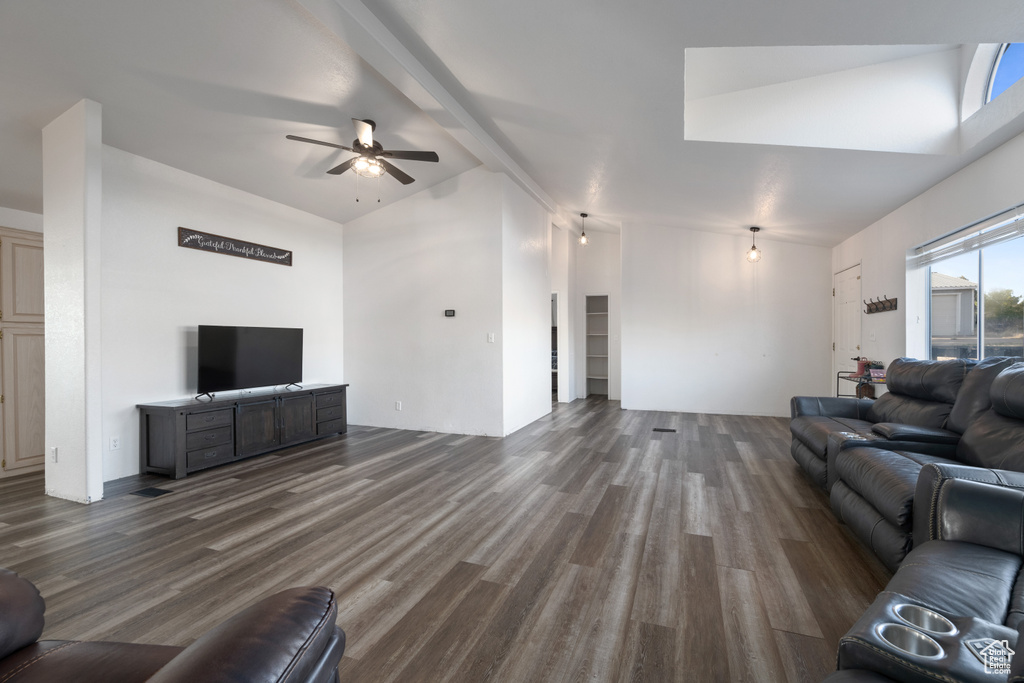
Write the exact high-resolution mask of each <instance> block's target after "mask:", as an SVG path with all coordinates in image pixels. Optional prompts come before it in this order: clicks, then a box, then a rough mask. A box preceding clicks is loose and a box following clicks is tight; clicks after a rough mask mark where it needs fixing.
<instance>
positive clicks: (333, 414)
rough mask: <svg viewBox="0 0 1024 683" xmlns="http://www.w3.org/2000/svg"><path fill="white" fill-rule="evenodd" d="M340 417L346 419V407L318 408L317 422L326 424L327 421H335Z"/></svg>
mask: <svg viewBox="0 0 1024 683" xmlns="http://www.w3.org/2000/svg"><path fill="white" fill-rule="evenodd" d="M339 417H345V406H344V405H340V406H331V407H330V408H318V409H317V411H316V421H317V422H326V421H327V420H334V419H336V418H339Z"/></svg>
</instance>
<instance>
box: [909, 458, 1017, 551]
mask: <svg viewBox="0 0 1024 683" xmlns="http://www.w3.org/2000/svg"><path fill="white" fill-rule="evenodd" d="M1022 515H1024V472H1011V471H1008V470H993V469H986V468H982V467H969V466H967V465H946V464H938V463H930V464H928V465H925V466H924V467H922V468H921V474H920V475H919V476H918V480H917V488H916V490H915V492H914V534H913V538H914V545H915V546H917V545H920V544H921V543H924V542H926V541H932V540H936V539H941V540H945V541H966V542H968V543H976V544H978V545H985V546H988V547H990V548H998V549H1000V550H1006V551H1007V552H1015V553H1018V554H1022V555H1024V547H1022V543H1024V541H1022V539H1024V521H1022V519H1024V517H1022Z"/></svg>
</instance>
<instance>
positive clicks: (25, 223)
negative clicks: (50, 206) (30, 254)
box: [0, 206, 43, 232]
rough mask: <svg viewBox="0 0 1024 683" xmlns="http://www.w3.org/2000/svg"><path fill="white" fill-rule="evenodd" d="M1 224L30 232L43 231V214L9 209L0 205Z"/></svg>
mask: <svg viewBox="0 0 1024 683" xmlns="http://www.w3.org/2000/svg"><path fill="white" fill-rule="evenodd" d="M0 225H2V226H4V227H5V228H15V229H17V230H28V231H30V232H42V231H43V214H41V213H30V212H28V211H19V210H17V209H8V208H6V207H3V206H0Z"/></svg>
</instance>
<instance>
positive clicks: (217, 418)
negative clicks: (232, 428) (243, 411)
mask: <svg viewBox="0 0 1024 683" xmlns="http://www.w3.org/2000/svg"><path fill="white" fill-rule="evenodd" d="M234 412H235V411H234V410H232V409H231V408H227V409H225V410H208V411H206V412H205V413H189V414H188V415H186V416H185V430H186V431H189V432H191V431H195V430H196V429H210V428H211V427H224V426H225V425H230V424H231V419H232V414H233V413H234Z"/></svg>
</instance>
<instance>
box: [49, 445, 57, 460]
mask: <svg viewBox="0 0 1024 683" xmlns="http://www.w3.org/2000/svg"><path fill="white" fill-rule="evenodd" d="M50 462H57V447H56V446H51V447H50Z"/></svg>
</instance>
